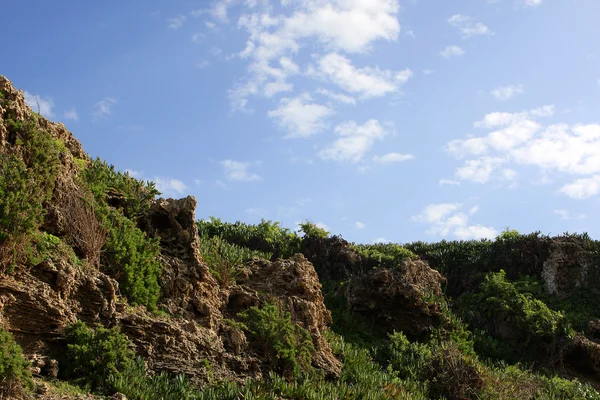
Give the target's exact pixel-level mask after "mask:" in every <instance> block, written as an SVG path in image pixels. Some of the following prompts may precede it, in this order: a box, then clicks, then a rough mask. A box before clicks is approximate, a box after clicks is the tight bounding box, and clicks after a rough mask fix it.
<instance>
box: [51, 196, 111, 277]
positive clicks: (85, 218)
mask: <svg viewBox="0 0 600 400" xmlns="http://www.w3.org/2000/svg"><path fill="white" fill-rule="evenodd" d="M61 200H62V201H61V202H60V204H59V207H60V211H61V213H62V215H63V217H64V219H65V221H66V224H65V230H66V235H67V237H68V238H69V241H70V242H71V244H72V245H73V246H74V248H75V249H77V250H78V251H79V254H80V255H81V257H82V258H85V259H86V260H87V261H88V262H89V264H90V265H92V266H94V267H96V268H97V267H99V266H100V252H101V250H102V248H103V247H104V244H105V243H106V235H107V230H106V228H104V227H103V226H102V224H101V222H100V220H99V218H98V216H97V215H96V209H97V208H98V207H97V204H96V201H95V200H94V198H93V197H91V195H89V194H88V193H86V192H85V191H84V190H83V189H81V188H75V189H72V190H71V191H69V192H68V193H66V194H65V196H63V198H62V199H61Z"/></svg>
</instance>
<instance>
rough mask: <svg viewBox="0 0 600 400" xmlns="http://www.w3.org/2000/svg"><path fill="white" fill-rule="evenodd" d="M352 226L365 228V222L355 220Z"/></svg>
mask: <svg viewBox="0 0 600 400" xmlns="http://www.w3.org/2000/svg"><path fill="white" fill-rule="evenodd" d="M354 227H355V228H356V229H364V228H365V224H363V223H362V222H358V221H356V222H355V223H354Z"/></svg>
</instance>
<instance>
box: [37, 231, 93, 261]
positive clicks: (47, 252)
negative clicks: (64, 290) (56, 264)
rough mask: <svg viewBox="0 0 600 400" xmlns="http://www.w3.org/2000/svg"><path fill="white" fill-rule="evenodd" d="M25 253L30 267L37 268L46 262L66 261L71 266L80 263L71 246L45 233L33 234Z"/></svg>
mask: <svg viewBox="0 0 600 400" xmlns="http://www.w3.org/2000/svg"><path fill="white" fill-rule="evenodd" d="M26 253H27V259H28V264H29V265H31V266H37V265H39V264H41V263H42V262H44V261H48V260H50V261H59V260H68V261H69V262H70V263H71V265H78V264H80V262H81V261H80V260H79V258H77V256H76V255H75V253H74V252H73V249H72V248H71V246H69V245H67V244H66V243H65V242H63V241H62V240H61V239H60V238H58V237H56V236H54V235H52V234H50V233H47V232H36V233H34V234H33V235H32V237H31V243H29V246H28V248H27V250H26Z"/></svg>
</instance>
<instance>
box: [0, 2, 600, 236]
mask: <svg viewBox="0 0 600 400" xmlns="http://www.w3.org/2000/svg"><path fill="white" fill-rule="evenodd" d="M5 3H6V4H3V5H2V14H3V15H4V16H10V17H9V18H4V19H3V23H2V24H1V25H0V37H3V38H5V41H6V46H5V49H4V52H3V56H2V57H1V59H0V74H3V75H5V76H7V77H8V78H9V79H10V80H12V81H13V83H14V84H15V85H16V86H17V87H18V88H20V89H23V90H24V91H25V92H26V94H27V96H28V98H29V99H30V103H31V104H34V109H35V108H37V103H38V101H39V104H40V111H41V112H42V113H43V114H44V115H46V116H47V117H49V118H50V119H52V120H55V121H61V122H63V123H64V124H65V125H66V126H67V127H68V129H69V130H70V131H72V132H73V133H74V134H75V136H76V137H77V138H78V139H79V140H80V141H81V142H82V143H83V145H84V147H85V149H86V151H87V152H88V153H89V154H90V155H91V156H94V157H95V156H100V157H101V158H103V159H106V160H107V161H109V162H110V163H112V164H114V165H115V166H116V167H117V168H119V169H122V170H125V169H128V170H130V171H131V173H132V174H134V175H135V176H137V177H141V178H144V179H152V180H156V181H157V183H158V185H159V188H160V189H161V190H162V191H163V193H164V194H165V195H166V196H170V197H183V196H185V195H188V194H191V195H194V196H196V198H197V199H198V210H197V216H198V218H206V217H208V216H210V215H214V216H218V217H221V218H222V219H224V220H227V221H236V220H242V221H246V222H257V221H260V218H261V217H264V218H266V219H271V220H278V221H281V222H282V224H283V225H284V226H286V227H290V228H293V227H294V226H295V224H296V223H297V222H299V221H303V220H305V219H310V220H311V221H313V222H318V223H321V224H324V225H325V226H327V227H328V228H329V229H330V230H331V231H333V232H335V233H339V234H342V236H343V237H344V238H346V239H348V240H351V241H357V242H365V243H370V242H373V241H395V242H408V241H414V240H427V241H434V240H439V239H441V238H447V239H471V238H480V237H493V236H495V235H496V234H498V233H499V232H501V231H502V230H504V229H505V228H506V227H510V228H512V229H517V230H519V231H521V232H532V231H537V230H540V231H542V232H543V233H550V234H559V233H562V232H564V231H569V232H574V231H576V232H584V231H587V232H589V233H590V234H591V235H592V236H594V237H596V238H598V237H600V224H598V221H600V207H599V203H600V113H599V111H600V44H598V37H600V25H599V24H598V23H597V17H598V15H600V2H599V1H597V0H488V1H486V0H477V1H475V0H457V1H439V0H412V1H408V0H406V1H403V0H330V1H324V0H270V1H269V0H219V1H208V0H203V1H185V2H184V1H172V2H166V1H149V0H145V1H133V0H132V1H126V2H125V1H105V2H82V1H74V0H73V1H60V0H57V1H52V2H48V1H28V0H22V1H18V2H5ZM36 99H37V100H36Z"/></svg>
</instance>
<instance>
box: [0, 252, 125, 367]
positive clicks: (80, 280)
mask: <svg viewBox="0 0 600 400" xmlns="http://www.w3.org/2000/svg"><path fill="white" fill-rule="evenodd" d="M54 265H55V267H56V270H55V271H52V269H50V270H48V269H47V270H45V271H38V270H35V269H34V270H33V271H32V272H34V273H35V275H32V274H29V273H27V272H26V271H22V272H19V273H17V274H16V275H14V276H9V277H3V278H2V279H0V304H2V307H1V308H0V323H2V326H3V327H4V328H5V329H7V330H8V331H10V332H11V333H13V335H14V336H15V339H16V340H17V341H18V343H19V344H20V345H21V347H23V351H24V352H25V354H27V355H29V356H30V357H32V358H34V357H38V356H39V357H45V356H49V355H50V354H51V350H52V349H55V348H56V340H57V339H60V338H61V337H62V330H63V328H64V327H65V326H67V325H69V324H71V323H73V322H75V321H76V320H78V319H79V320H82V321H85V322H88V323H91V322H105V323H110V321H113V320H114V318H115V301H116V295H115V287H116V282H115V281H114V280H113V279H112V278H109V277H108V276H106V275H104V274H102V273H100V272H98V271H96V270H93V269H86V270H80V269H77V268H74V267H71V266H69V265H68V264H66V263H58V264H54ZM61 273H62V274H65V275H68V276H69V279H68V281H69V290H66V291H65V289H64V282H63V280H64V279H66V278H61V276H64V275H61ZM61 285H63V286H61Z"/></svg>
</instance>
